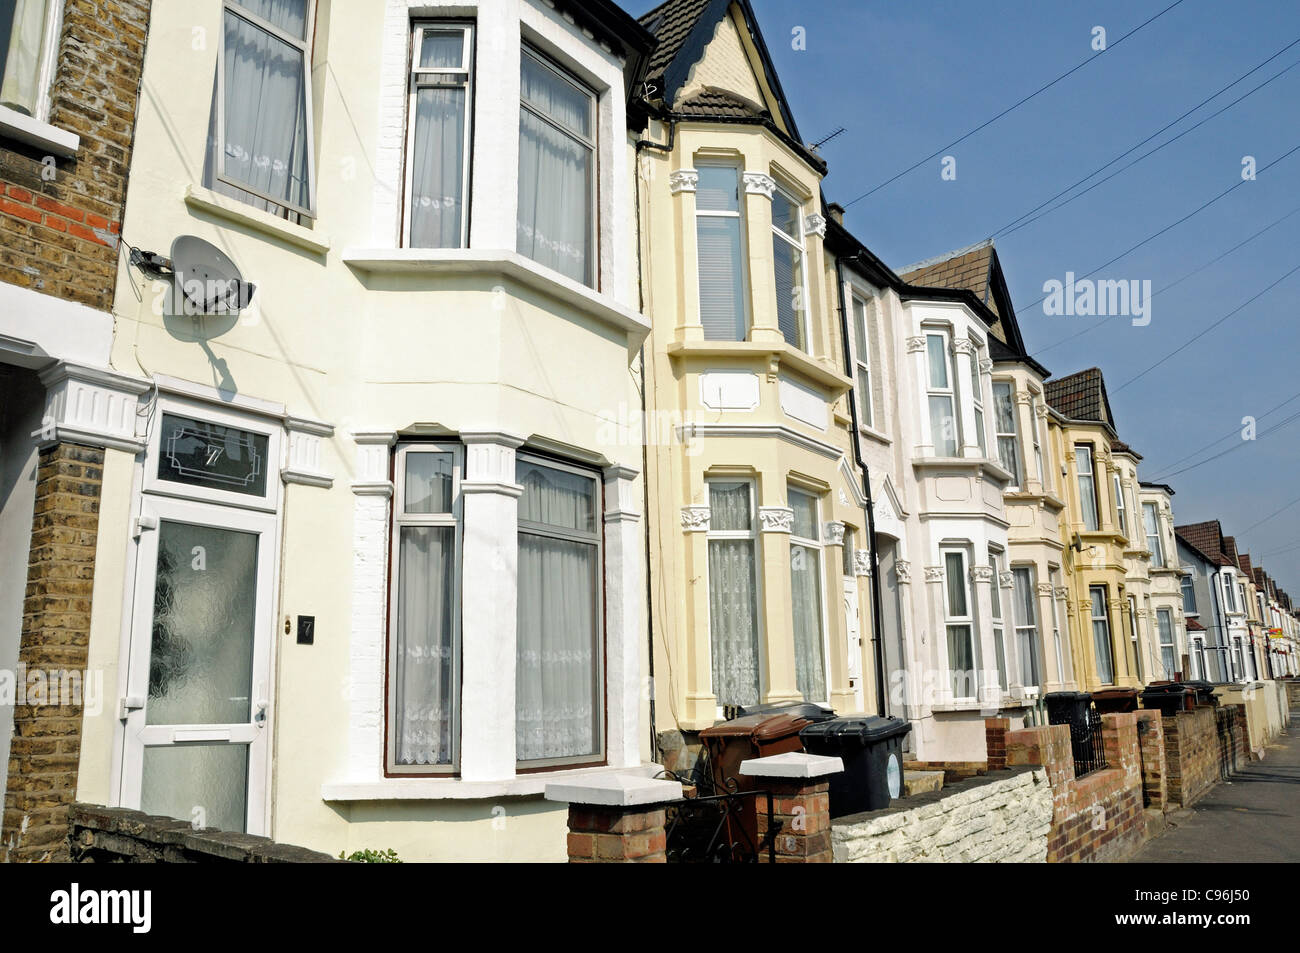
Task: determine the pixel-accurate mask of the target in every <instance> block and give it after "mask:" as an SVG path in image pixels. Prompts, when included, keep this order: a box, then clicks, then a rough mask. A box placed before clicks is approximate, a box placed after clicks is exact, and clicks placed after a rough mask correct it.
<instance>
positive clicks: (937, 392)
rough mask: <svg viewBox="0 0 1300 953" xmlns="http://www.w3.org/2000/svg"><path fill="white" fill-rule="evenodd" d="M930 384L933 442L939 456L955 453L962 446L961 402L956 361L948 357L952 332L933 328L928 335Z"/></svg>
mask: <svg viewBox="0 0 1300 953" xmlns="http://www.w3.org/2000/svg"><path fill="white" fill-rule="evenodd" d="M925 353H926V364H927V368H928V381H929V387H928V389H927V396H928V398H929V407H930V442H931V443H932V444H933V445H934V453H935V456H939V457H955V456H957V447H958V440H957V437H958V428H957V403H956V392H955V391H954V389H953V381H952V364H951V362H950V361H949V359H948V335H947V334H946V333H944V332H942V331H930V332H928V333H927V334H926V336H925Z"/></svg>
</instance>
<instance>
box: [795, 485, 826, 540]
mask: <svg viewBox="0 0 1300 953" xmlns="http://www.w3.org/2000/svg"><path fill="white" fill-rule="evenodd" d="M790 508H791V509H792V510H794V525H793V526H792V527H791V534H792V535H794V536H800V537H802V538H803V539H818V538H820V537H819V535H818V533H817V501H816V500H815V499H813V497H811V496H809V495H808V494H807V493H799V492H797V491H795V490H791V491H790Z"/></svg>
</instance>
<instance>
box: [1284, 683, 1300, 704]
mask: <svg viewBox="0 0 1300 953" xmlns="http://www.w3.org/2000/svg"><path fill="white" fill-rule="evenodd" d="M1283 684H1285V685H1286V701H1287V705H1288V707H1290V708H1291V710H1292V711H1294V710H1295V709H1296V708H1297V707H1300V678H1289V679H1287V680H1286V681H1285V682H1284V683H1283Z"/></svg>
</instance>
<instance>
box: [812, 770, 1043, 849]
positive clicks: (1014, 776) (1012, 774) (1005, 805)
mask: <svg viewBox="0 0 1300 953" xmlns="http://www.w3.org/2000/svg"><path fill="white" fill-rule="evenodd" d="M1051 827H1052V789H1051V787H1050V786H1049V785H1048V783H1047V772H1046V771H1044V770H1043V769H1042V768H1014V769H1000V770H990V771H989V772H988V773H987V774H986V775H984V776H981V777H976V778H970V779H967V780H965V781H958V782H956V783H955V784H953V785H952V786H950V787H945V788H944V789H943V790H942V791H934V792H930V793H926V794H918V795H916V796H915V797H909V798H907V799H906V800H905V801H898V802H895V803H894V804H893V805H891V806H890V807H888V808H885V809H884V810H880V811H868V812H866V813H864V814H852V815H849V816H847V817H840V818H836V819H835V820H834V821H832V822H831V844H832V847H833V850H834V854H835V862H836V863H837V864H845V863H848V864H865V863H897V862H909V861H918V862H919V861H941V862H956V863H996V862H1005V863H1042V862H1043V861H1045V860H1046V859H1047V838H1048V834H1049V832H1050V830H1051Z"/></svg>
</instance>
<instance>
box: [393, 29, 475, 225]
mask: <svg viewBox="0 0 1300 953" xmlns="http://www.w3.org/2000/svg"><path fill="white" fill-rule="evenodd" d="M473 41H474V29H473V27H472V26H469V25H466V24H458V23H417V24H416V25H415V26H414V28H413V30H412V40H411V43H412V46H411V81H410V93H409V96H408V105H407V119H406V122H407V130H406V183H405V188H406V207H405V218H404V223H405V234H404V235H403V239H404V242H403V244H405V245H406V247H408V248H463V247H464V246H465V243H466V237H467V235H468V231H469V217H468V208H469V204H468V202H467V201H466V196H468V195H469V161H468V158H469V148H470V132H469V129H470V123H469V104H470V102H471V101H472V98H473V97H472V95H471V92H472V77H473V50H474V42H473Z"/></svg>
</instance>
